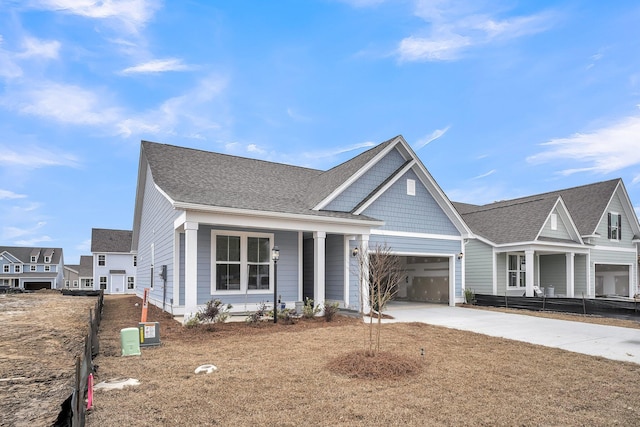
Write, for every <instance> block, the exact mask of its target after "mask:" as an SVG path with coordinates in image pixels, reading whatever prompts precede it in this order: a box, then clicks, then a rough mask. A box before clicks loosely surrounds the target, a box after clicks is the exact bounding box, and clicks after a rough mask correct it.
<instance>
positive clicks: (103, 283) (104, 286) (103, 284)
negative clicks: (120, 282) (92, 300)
mask: <svg viewBox="0 0 640 427" xmlns="http://www.w3.org/2000/svg"><path fill="white" fill-rule="evenodd" d="M100 289H102V290H103V291H104V290H106V289H107V276H100Z"/></svg>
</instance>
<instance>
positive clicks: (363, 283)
mask: <svg viewBox="0 0 640 427" xmlns="http://www.w3.org/2000/svg"><path fill="white" fill-rule="evenodd" d="M360 257H361V259H362V265H361V266H360V268H361V269H362V271H361V272H360V295H362V298H361V299H360V300H361V301H362V307H360V310H362V313H369V312H370V311H371V305H370V301H369V235H368V234H363V235H361V236H360Z"/></svg>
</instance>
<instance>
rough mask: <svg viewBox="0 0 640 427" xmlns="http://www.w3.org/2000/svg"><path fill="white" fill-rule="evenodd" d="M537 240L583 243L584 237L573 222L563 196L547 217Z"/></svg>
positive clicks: (559, 197)
mask: <svg viewBox="0 0 640 427" xmlns="http://www.w3.org/2000/svg"><path fill="white" fill-rule="evenodd" d="M553 215H556V217H555V229H554V227H553V225H554V224H553V223H554V219H553ZM536 240H546V241H553V240H556V241H571V242H575V243H582V237H581V236H580V233H579V232H578V229H577V227H576V225H575V223H574V222H573V218H572V217H571V215H570V214H569V211H568V210H567V207H566V205H565V204H564V201H563V199H562V197H561V196H558V199H557V201H556V204H555V205H554V207H553V208H552V209H551V211H550V212H549V215H547V218H546V220H545V222H544V224H543V225H542V227H541V228H540V231H539V232H538V235H537V236H536Z"/></svg>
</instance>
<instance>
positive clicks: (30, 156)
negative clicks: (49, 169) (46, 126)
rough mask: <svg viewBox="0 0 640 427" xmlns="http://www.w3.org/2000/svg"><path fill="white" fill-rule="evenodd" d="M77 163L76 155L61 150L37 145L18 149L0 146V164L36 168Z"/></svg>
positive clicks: (74, 165) (78, 162)
mask: <svg viewBox="0 0 640 427" xmlns="http://www.w3.org/2000/svg"><path fill="white" fill-rule="evenodd" d="M79 164H80V161H79V159H78V158H77V157H76V156H74V155H73V154H69V153H65V152H62V151H52V150H48V149H46V148H42V147H37V146H30V147H22V149H21V150H19V151H18V150H15V149H14V148H11V147H8V146H0V165H5V166H20V167H21V168H27V169H38V168H42V167H46V166H69V167H78V166H79Z"/></svg>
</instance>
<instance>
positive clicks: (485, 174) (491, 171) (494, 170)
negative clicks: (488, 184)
mask: <svg viewBox="0 0 640 427" xmlns="http://www.w3.org/2000/svg"><path fill="white" fill-rule="evenodd" d="M496 172H497V170H496V169H491V170H490V171H489V172H486V173H483V174H482V175H478V176H475V177H473V178H471V179H473V180H475V179H482V178H486V177H488V176H491V175H493V174H494V173H496Z"/></svg>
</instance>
